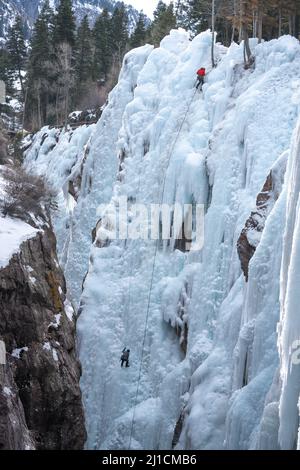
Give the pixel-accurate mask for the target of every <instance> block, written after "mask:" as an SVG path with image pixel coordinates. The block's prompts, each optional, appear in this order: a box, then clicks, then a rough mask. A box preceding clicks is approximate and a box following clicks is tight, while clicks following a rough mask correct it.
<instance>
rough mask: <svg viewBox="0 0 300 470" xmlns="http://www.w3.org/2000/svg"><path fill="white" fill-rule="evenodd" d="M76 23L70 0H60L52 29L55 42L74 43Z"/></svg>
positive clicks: (71, 44) (72, 44)
mask: <svg viewBox="0 0 300 470" xmlns="http://www.w3.org/2000/svg"><path fill="white" fill-rule="evenodd" d="M75 31H76V23H75V16H74V13H73V9H72V0H60V3H59V5H58V8H57V15H56V21H55V29H54V41H55V43H56V44H62V43H65V42H66V43H67V44H70V46H72V47H73V46H74V45H75Z"/></svg>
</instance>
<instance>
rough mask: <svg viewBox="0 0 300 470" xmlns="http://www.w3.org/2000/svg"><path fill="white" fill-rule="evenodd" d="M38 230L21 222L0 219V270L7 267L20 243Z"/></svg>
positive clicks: (5, 218) (4, 218) (6, 218)
mask: <svg viewBox="0 0 300 470" xmlns="http://www.w3.org/2000/svg"><path fill="white" fill-rule="evenodd" d="M37 232H38V229H36V228H34V227H32V226H31V225H29V224H26V223H25V222H23V221H22V220H19V219H12V218H10V217H0V269H1V268H4V267H5V266H7V265H8V263H9V260H10V258H11V257H12V256H13V254H15V253H17V252H18V251H19V247H20V245H21V244H22V242H24V241H26V240H28V238H32V237H34V236H35V235H36V233H37Z"/></svg>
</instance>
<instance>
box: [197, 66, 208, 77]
mask: <svg viewBox="0 0 300 470" xmlns="http://www.w3.org/2000/svg"><path fill="white" fill-rule="evenodd" d="M205 74H206V70H205V68H204V67H201V69H199V70H198V72H197V75H198V77H205Z"/></svg>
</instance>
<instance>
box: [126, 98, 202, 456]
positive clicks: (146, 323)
mask: <svg viewBox="0 0 300 470" xmlns="http://www.w3.org/2000/svg"><path fill="white" fill-rule="evenodd" d="M196 93H197V89H195V91H194V93H193V95H192V98H191V100H190V102H189V104H188V107H187V110H186V112H185V114H184V117H183V120H182V122H181V124H180V126H179V129H178V131H177V134H176V137H175V140H174V142H173V145H172V146H171V148H170V151H169V153H168V156H167V159H166V160H167V164H166V170H165V172H164V178H163V185H162V191H161V197H160V207H161V205H162V203H163V197H164V192H165V186H166V179H167V170H168V167H169V164H170V161H171V157H172V154H173V152H174V150H175V146H176V144H177V141H178V138H179V136H180V134H181V131H182V128H183V125H184V123H185V121H186V118H187V116H188V113H189V110H190V108H191V105H192V102H193V100H194V97H195V95H196ZM158 246H159V240H158V239H157V240H156V243H155V250H154V256H153V263H152V270H151V278H150V279H151V281H150V288H149V294H148V299H147V313H146V319H145V326H144V334H143V342H142V352H141V359H140V366H139V374H138V381H137V388H136V394H135V400H134V405H133V414H132V422H131V428H130V438H129V450H131V443H132V436H133V429H134V423H135V415H136V406H137V399H138V394H139V390H140V382H141V374H142V367H143V359H144V349H145V342H146V336H147V330H148V321H149V313H150V304H151V294H152V289H153V281H154V272H155V264H156V257H157V252H158Z"/></svg>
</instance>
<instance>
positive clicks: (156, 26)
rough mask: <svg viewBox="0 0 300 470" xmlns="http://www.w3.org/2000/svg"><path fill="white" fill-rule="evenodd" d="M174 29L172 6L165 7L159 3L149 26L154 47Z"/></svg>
mask: <svg viewBox="0 0 300 470" xmlns="http://www.w3.org/2000/svg"><path fill="white" fill-rule="evenodd" d="M173 28H176V16H175V14H174V5H173V3H170V5H168V6H167V5H166V4H165V3H164V2H162V1H159V2H158V5H157V8H156V10H155V12H154V21H153V23H152V25H151V30H150V35H151V41H152V42H153V44H154V45H155V46H159V44H160V41H161V40H162V39H163V38H164V37H165V36H166V35H167V34H169V32H170V31H171V29H173Z"/></svg>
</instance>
